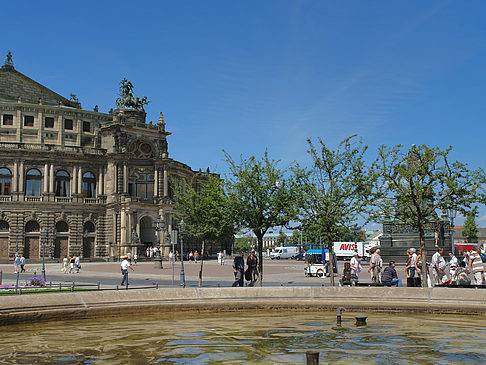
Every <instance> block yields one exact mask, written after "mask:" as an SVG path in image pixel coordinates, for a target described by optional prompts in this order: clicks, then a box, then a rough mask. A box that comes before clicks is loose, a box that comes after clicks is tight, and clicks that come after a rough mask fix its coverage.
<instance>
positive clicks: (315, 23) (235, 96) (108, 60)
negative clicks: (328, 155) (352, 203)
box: [0, 0, 486, 172]
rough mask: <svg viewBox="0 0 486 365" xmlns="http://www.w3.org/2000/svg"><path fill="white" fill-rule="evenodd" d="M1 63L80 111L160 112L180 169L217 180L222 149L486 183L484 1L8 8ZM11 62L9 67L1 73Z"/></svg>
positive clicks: (50, 3)
mask: <svg viewBox="0 0 486 365" xmlns="http://www.w3.org/2000/svg"><path fill="white" fill-rule="evenodd" d="M1 9H2V14H3V16H2V33H3V34H2V37H1V41H0V44H1V47H0V52H1V53H3V55H4V54H5V53H6V52H7V51H8V50H11V51H12V53H13V60H14V64H15V67H16V68H17V70H19V71H20V72H22V73H24V74H26V75H28V76H30V77H31V78H33V79H34V80H36V81H38V82H40V83H42V84H44V85H46V86H47V87H49V88H51V89H53V90H54V91H56V92H59V93H60V94H62V95H64V96H69V94H70V93H75V94H77V95H78V97H79V98H80V101H81V103H82V105H83V108H85V109H92V108H93V107H94V105H99V107H100V111H105V112H107V111H108V110H109V109H110V108H112V107H114V102H115V99H116V97H117V92H118V83H119V82H120V80H121V79H123V78H124V77H127V78H128V79H129V80H131V81H132V83H133V84H134V87H135V94H136V95H147V96H148V98H149V100H151V103H150V104H149V106H148V107H147V108H146V110H147V113H148V117H147V118H148V120H153V121H156V120H157V118H158V113H159V112H160V111H162V112H163V113H164V116H165V120H166V123H167V129H168V130H169V131H171V132H173V135H172V136H171V137H170V139H169V152H170V155H171V157H173V158H175V159H177V160H179V161H181V162H184V163H187V164H189V165H190V166H191V167H193V169H195V170H197V169H199V168H206V167H208V166H209V167H210V168H211V170H212V171H218V172H223V171H224V170H226V165H225V163H224V162H223V157H224V156H223V154H222V152H221V150H222V149H225V150H227V151H228V152H229V153H230V154H231V155H232V156H234V157H238V156H239V155H240V154H243V155H244V156H249V155H251V154H254V155H257V156H261V155H262V153H263V151H264V150H265V148H268V150H269V152H270V154H271V156H272V157H274V158H277V159H281V160H282V161H283V163H288V162H290V161H293V160H297V161H300V162H303V161H305V160H306V158H307V157H306V152H305V151H306V138H308V137H313V138H315V137H321V138H322V139H323V140H324V141H325V142H327V143H328V144H330V145H336V144H337V143H338V142H339V141H340V140H341V139H343V138H344V137H347V136H349V135H351V134H355V133H357V134H359V135H361V136H362V137H363V139H364V141H365V143H366V144H368V145H369V146H370V151H371V152H372V154H374V153H375V151H376V149H377V147H378V146H379V145H380V144H387V145H394V144H404V145H406V146H409V145H411V144H413V143H415V144H428V145H431V146H440V147H447V146H449V145H453V146H454V150H453V157H454V158H456V159H459V160H461V161H464V162H468V163H469V164H470V165H471V166H472V167H486V162H485V159H484V155H485V154H484V147H483V145H484V144H483V140H484V138H485V136H486V133H485V123H484V122H485V120H484V119H485V114H486V102H485V97H486V86H485V85H486V21H485V19H486V2H485V1H467V2H466V1H284V0H275V1H262V0H260V1H211V0H207V1H177V2H176V1H172V2H169V1H144V2H136V1H131V2H126V1H96V2H94V1H82V2H65V1H63V2H60V1H47V2H35V1H23V2H13V1H8V2H2V5H1ZM3 55H2V57H3Z"/></svg>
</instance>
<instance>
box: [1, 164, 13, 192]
mask: <svg viewBox="0 0 486 365" xmlns="http://www.w3.org/2000/svg"><path fill="white" fill-rule="evenodd" d="M11 187H12V173H11V172H10V170H9V169H7V168H5V167H3V168H1V169H0V195H10V193H11V190H10V189H11Z"/></svg>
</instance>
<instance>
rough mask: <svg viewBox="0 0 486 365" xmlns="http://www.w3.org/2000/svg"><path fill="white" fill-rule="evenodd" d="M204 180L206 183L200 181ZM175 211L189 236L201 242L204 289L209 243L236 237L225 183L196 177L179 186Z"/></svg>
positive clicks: (200, 273)
mask: <svg viewBox="0 0 486 365" xmlns="http://www.w3.org/2000/svg"><path fill="white" fill-rule="evenodd" d="M203 176H204V177H205V181H204V180H203V179H201V177H203ZM201 181H203V183H202V184H201ZM174 208H175V210H176V212H178V213H179V214H180V215H181V216H182V217H183V218H184V222H185V223H186V232H187V234H189V235H192V236H194V237H200V238H201V239H202V248H201V256H200V257H201V266H200V269H199V286H202V276H203V265H204V252H205V244H206V242H207V241H213V242H217V241H225V240H227V239H228V238H229V237H231V235H233V234H234V220H233V217H232V215H231V210H230V205H229V200H228V196H227V195H226V192H225V190H224V185H223V181H222V180H221V179H220V178H219V177H218V176H217V175H213V174H204V175H202V174H199V175H196V176H195V177H194V178H193V179H192V180H190V181H189V182H187V181H186V182H185V183H184V184H180V185H178V186H177V189H176V191H175V196H174ZM181 254H182V252H181Z"/></svg>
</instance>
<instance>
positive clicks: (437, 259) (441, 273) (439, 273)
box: [430, 247, 447, 286]
mask: <svg viewBox="0 0 486 365" xmlns="http://www.w3.org/2000/svg"><path fill="white" fill-rule="evenodd" d="M443 253H444V248H443V247H439V248H438V249H437V252H436V253H434V255H433V256H432V261H431V263H430V267H431V271H432V273H431V274H432V275H431V279H432V285H434V286H435V285H440V284H442V283H445V282H446V281H447V274H446V273H445V268H446V266H447V264H446V262H445V260H444V257H442V255H443Z"/></svg>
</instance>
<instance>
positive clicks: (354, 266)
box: [350, 251, 362, 284]
mask: <svg viewBox="0 0 486 365" xmlns="http://www.w3.org/2000/svg"><path fill="white" fill-rule="evenodd" d="M350 265H351V277H352V280H355V284H356V283H357V282H358V276H359V273H360V272H361V269H362V266H361V261H359V258H358V252H357V251H354V253H353V258H352V259H351V262H350Z"/></svg>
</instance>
